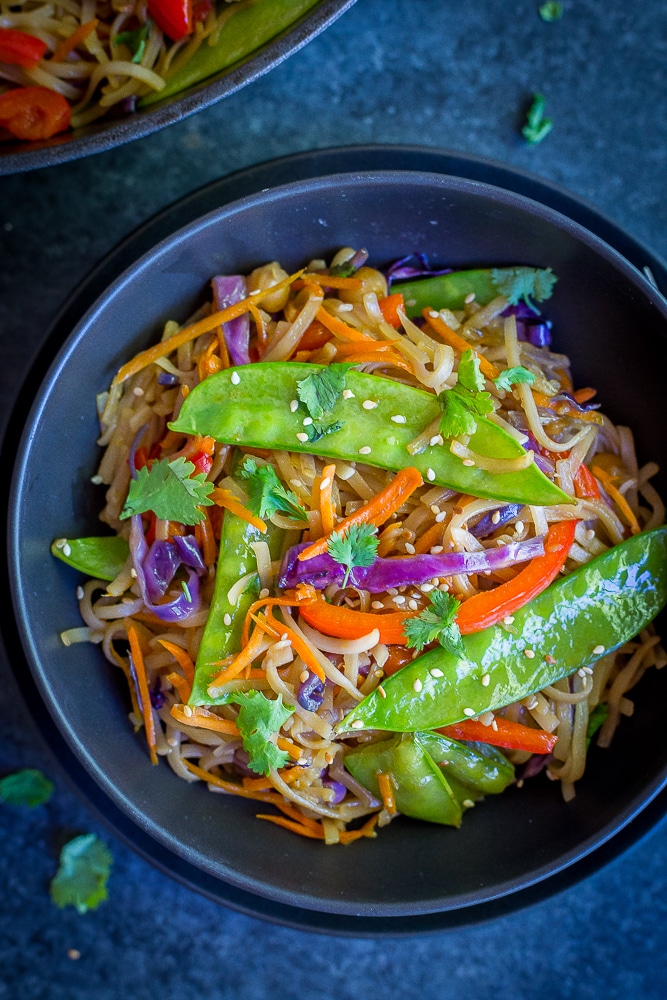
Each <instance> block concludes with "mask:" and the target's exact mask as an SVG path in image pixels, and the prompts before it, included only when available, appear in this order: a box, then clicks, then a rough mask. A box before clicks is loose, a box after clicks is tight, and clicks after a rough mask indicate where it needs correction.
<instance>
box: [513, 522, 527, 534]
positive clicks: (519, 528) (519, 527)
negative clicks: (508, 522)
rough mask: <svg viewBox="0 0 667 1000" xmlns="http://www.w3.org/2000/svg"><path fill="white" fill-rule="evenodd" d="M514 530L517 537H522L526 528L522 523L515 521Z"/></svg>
mask: <svg viewBox="0 0 667 1000" xmlns="http://www.w3.org/2000/svg"><path fill="white" fill-rule="evenodd" d="M514 530H515V531H516V533H517V535H523V533H524V531H525V530H526V526H525V524H524V523H523V521H517V522H516V524H515V525H514Z"/></svg>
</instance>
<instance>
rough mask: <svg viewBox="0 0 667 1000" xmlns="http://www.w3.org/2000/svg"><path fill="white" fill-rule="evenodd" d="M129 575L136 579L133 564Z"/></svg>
mask: <svg viewBox="0 0 667 1000" xmlns="http://www.w3.org/2000/svg"><path fill="white" fill-rule="evenodd" d="M130 576H131V577H133V578H134V579H135V580H136V578H137V571H136V569H135V568H134V566H133V567H132V569H131V570H130Z"/></svg>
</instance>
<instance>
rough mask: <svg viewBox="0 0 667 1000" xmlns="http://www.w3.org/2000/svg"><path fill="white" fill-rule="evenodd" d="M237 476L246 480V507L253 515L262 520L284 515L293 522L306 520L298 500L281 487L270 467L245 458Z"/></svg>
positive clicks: (273, 470) (274, 471)
mask: <svg viewBox="0 0 667 1000" xmlns="http://www.w3.org/2000/svg"><path fill="white" fill-rule="evenodd" d="M239 474H240V475H241V477H242V478H243V479H245V480H246V489H247V491H248V507H249V508H250V510H251V511H252V512H253V514H257V516H258V517H262V518H271V517H273V515H274V514H286V515H287V516H288V517H291V518H293V519H294V520H295V521H307V520H308V515H307V514H306V511H305V510H304V508H303V507H302V506H301V504H300V503H299V498H298V497H297V495H296V494H295V493H293V492H292V490H288V489H287V488H286V487H285V486H283V484H282V483H281V482H280V480H279V479H278V475H277V473H276V470H275V469H274V468H273V466H272V465H258V463H257V462H256V461H255V459H254V458H250V457H247V458H246V460H245V462H244V463H243V465H242V466H241V469H240V470H239Z"/></svg>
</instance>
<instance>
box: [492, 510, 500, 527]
mask: <svg viewBox="0 0 667 1000" xmlns="http://www.w3.org/2000/svg"><path fill="white" fill-rule="evenodd" d="M491 520H492V522H493V523H494V524H498V521H499V520H500V511H499V510H494V512H493V514H492V515H491Z"/></svg>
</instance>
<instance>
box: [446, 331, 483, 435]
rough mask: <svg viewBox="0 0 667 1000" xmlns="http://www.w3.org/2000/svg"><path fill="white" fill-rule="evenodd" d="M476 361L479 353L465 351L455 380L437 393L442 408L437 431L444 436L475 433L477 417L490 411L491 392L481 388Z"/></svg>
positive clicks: (477, 361)
mask: <svg viewBox="0 0 667 1000" xmlns="http://www.w3.org/2000/svg"><path fill="white" fill-rule="evenodd" d="M479 363H480V362H479V355H478V354H477V353H476V352H475V351H473V350H469V351H464V352H463V354H462V355H461V360H460V362H459V369H458V377H457V381H456V383H455V384H454V385H453V386H452V388H451V389H445V390H444V391H443V392H441V393H440V394H439V396H438V402H439V403H440V406H441V408H442V418H441V420H440V433H441V434H442V436H443V437H446V438H455V437H460V436H461V435H462V434H474V433H475V431H476V430H477V417H485V416H488V415H489V414H490V413H493V401H492V399H491V394H490V393H488V392H484V391H483V390H484V376H483V375H482V373H481V372H480V369H479Z"/></svg>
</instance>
